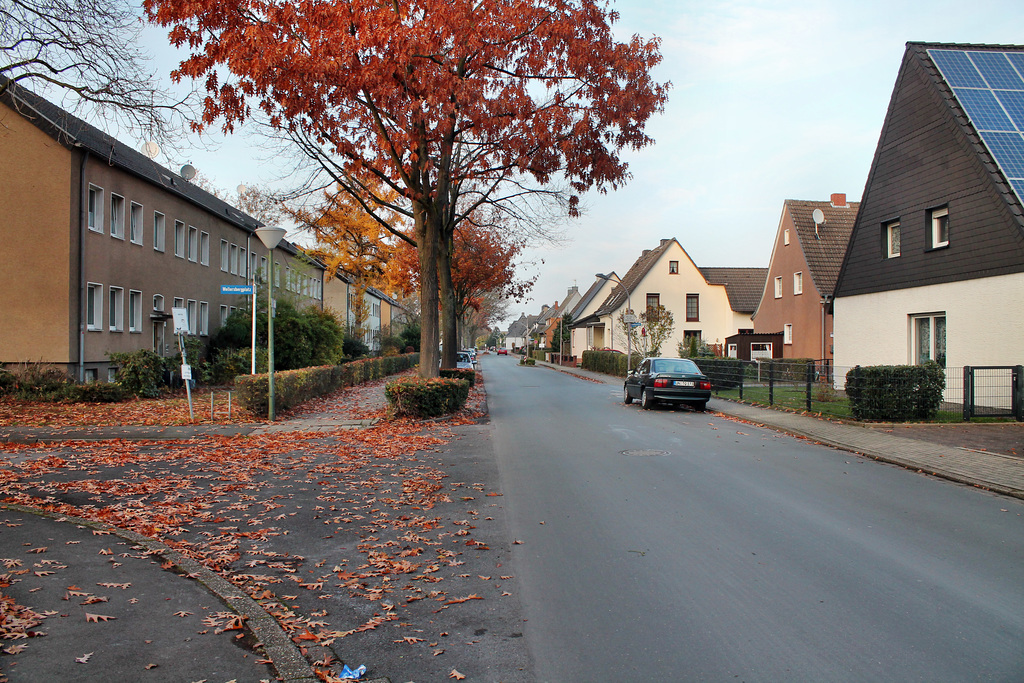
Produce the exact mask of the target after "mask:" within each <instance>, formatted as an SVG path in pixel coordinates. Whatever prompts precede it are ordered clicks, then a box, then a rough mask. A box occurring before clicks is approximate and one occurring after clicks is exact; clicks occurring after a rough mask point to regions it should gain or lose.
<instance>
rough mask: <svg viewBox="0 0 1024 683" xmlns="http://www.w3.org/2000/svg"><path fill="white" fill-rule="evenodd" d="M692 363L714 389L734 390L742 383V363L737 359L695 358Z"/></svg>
mask: <svg viewBox="0 0 1024 683" xmlns="http://www.w3.org/2000/svg"><path fill="white" fill-rule="evenodd" d="M693 362H694V363H696V364H697V367H698V368H700V371H701V372H703V373H704V374H705V375H707V376H708V379H710V380H711V386H712V387H713V388H715V389H734V388H735V387H738V386H739V385H740V382H742V381H743V361H741V360H739V359H738V358H701V357H697V358H694V359H693Z"/></svg>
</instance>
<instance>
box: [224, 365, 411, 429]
mask: <svg viewBox="0 0 1024 683" xmlns="http://www.w3.org/2000/svg"><path fill="white" fill-rule="evenodd" d="M419 359H420V356H419V354H418V353H407V354H403V355H401V356H385V357H383V358H364V359H362V360H357V361H353V362H351V363H345V364H344V365H321V366H318V367H312V368H302V369H300V370H283V371H281V372H275V373H274V407H275V412H278V411H281V410H287V409H289V408H293V407H295V406H297V405H299V404H301V403H303V402H305V401H308V400H310V399H313V398H316V397H318V396H324V395H325V394H330V393H332V392H334V391H337V390H338V389H341V388H343V387H350V386H355V385H356V384H362V383H363V382H369V381H371V380H374V379H380V378H381V377H386V376H388V375H393V374H395V373H398V372H402V371H404V370H408V369H409V368H412V367H415V366H416V364H417V363H419ZM235 388H236V389H237V391H238V397H239V401H240V402H241V403H242V405H243V406H245V407H246V408H247V409H248V410H249V411H250V412H252V413H253V414H255V415H259V416H261V417H266V416H267V408H268V406H269V402H270V401H269V398H270V397H269V394H270V378H269V375H266V374H263V375H239V376H238V377H236V378H235Z"/></svg>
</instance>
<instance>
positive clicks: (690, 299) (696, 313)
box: [686, 294, 700, 323]
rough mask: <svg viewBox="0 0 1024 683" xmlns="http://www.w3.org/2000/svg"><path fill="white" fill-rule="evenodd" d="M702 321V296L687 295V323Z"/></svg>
mask: <svg viewBox="0 0 1024 683" xmlns="http://www.w3.org/2000/svg"><path fill="white" fill-rule="evenodd" d="M698 320H700V294H687V295H686V322H688V323H693V322H697V321H698Z"/></svg>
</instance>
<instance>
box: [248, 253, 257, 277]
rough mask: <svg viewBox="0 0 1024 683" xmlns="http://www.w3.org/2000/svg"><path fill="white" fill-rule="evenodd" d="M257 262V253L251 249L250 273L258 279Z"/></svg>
mask: <svg viewBox="0 0 1024 683" xmlns="http://www.w3.org/2000/svg"><path fill="white" fill-rule="evenodd" d="M257 263H258V262H257V260H256V254H255V253H253V252H251V251H250V252H249V275H250V276H251V277H252V279H254V280H255V279H256V264H257Z"/></svg>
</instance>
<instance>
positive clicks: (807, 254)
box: [758, 199, 860, 297]
mask: <svg viewBox="0 0 1024 683" xmlns="http://www.w3.org/2000/svg"><path fill="white" fill-rule="evenodd" d="M785 204H786V208H787V209H788V210H789V217H790V219H791V220H792V221H793V225H794V226H796V234H797V240H799V243H800V249H801V251H803V254H804V260H805V261H807V268H808V269H809V270H810V271H811V279H812V280H813V281H814V287H815V288H816V289H817V290H818V292H819V293H820V294H822V295H823V296H829V297H831V296H832V294H833V293H834V292H835V288H836V279H837V278H838V277H839V269H840V268H841V267H842V265H843V257H844V256H846V247H847V246H848V245H849V244H850V235H851V234H852V233H853V225H854V223H855V222H856V220H857V209H858V208H859V207H860V203H859V202H849V203H847V205H846V206H833V204H832V202H808V201H802V200H799V199H787V200H786V202H785ZM815 209H820V210H821V212H822V213H824V214H825V222H824V223H822V224H821V225H820V226H816V225H815V223H814V218H813V213H814V210H815ZM762 284H763V283H762ZM758 296H759V297H760V292H759V293H758Z"/></svg>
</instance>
